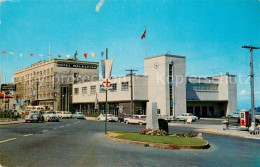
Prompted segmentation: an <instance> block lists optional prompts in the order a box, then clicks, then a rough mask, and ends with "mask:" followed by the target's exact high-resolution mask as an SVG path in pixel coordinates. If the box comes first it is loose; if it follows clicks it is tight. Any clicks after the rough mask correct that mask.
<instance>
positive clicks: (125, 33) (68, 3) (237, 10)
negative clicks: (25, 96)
mask: <svg viewBox="0 0 260 167" xmlns="http://www.w3.org/2000/svg"><path fill="white" fill-rule="evenodd" d="M0 20H1V22H0V51H6V53H5V54H3V53H0V69H1V70H2V77H1V79H2V81H3V80H4V75H5V76H6V81H7V82H12V76H13V72H14V71H16V70H19V69H21V68H25V67H27V66H30V65H31V64H32V63H35V62H37V61H39V60H48V57H47V55H48V52H49V42H51V46H52V47H51V54H52V58H58V57H57V55H62V56H63V57H61V58H65V55H66V54H70V55H73V54H74V53H75V51H78V53H79V56H78V58H79V59H80V60H82V61H85V58H84V56H83V53H88V58H87V61H95V62H100V60H101V59H102V57H101V54H100V53H101V51H105V48H108V55H109V58H110V59H113V60H114V65H113V72H112V73H113V75H114V76H119V75H125V74H126V71H125V69H130V68H133V69H137V70H138V73H139V74H143V73H144V57H145V40H142V39H140V36H141V35H142V33H143V31H144V27H145V26H146V27H147V28H146V29H147V30H146V31H147V32H146V35H147V36H146V40H147V55H148V57H151V56H156V55H161V54H165V53H170V54H174V55H181V56H186V63H187V64H186V73H187V76H214V75H223V74H226V72H229V73H230V74H234V75H237V77H238V79H239V82H238V85H237V93H238V108H239V109H242V108H250V85H249V80H248V75H249V73H250V69H249V51H248V50H247V49H242V48H241V46H242V45H253V46H260V38H259V37H260V1H259V0H0ZM9 52H13V53H14V54H10V53H9ZM91 52H95V58H92V57H91V56H90V53H91ZM21 54H22V55H21ZM29 54H33V56H32V57H31V56H30V55H29ZM39 54H43V55H44V56H43V57H40V56H39ZM254 65H255V68H254V71H255V98H256V99H255V102H256V106H260V50H255V51H254Z"/></svg>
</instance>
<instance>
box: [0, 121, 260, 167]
mask: <svg viewBox="0 0 260 167" xmlns="http://www.w3.org/2000/svg"><path fill="white" fill-rule="evenodd" d="M142 128H145V126H139V125H125V124H120V123H108V129H109V130H117V131H121V130H123V131H138V130H140V129H142ZM183 130H184V131H188V130H190V129H185V128H177V127H171V128H170V131H171V132H175V133H176V132H178V131H183ZM103 134H104V123H103V122H93V121H85V120H62V122H58V123H56V122H53V123H52V122H50V123H24V124H17V125H5V126H0V164H1V165H2V166H4V167H5V166H6V167H9V166H10V167H11V166H22V167H23V166H26V167H30V166H33V167H34V166H37V167H38V166H44V167H48V166H57V167H61V166H62V167H64V166H72V167H77V166H95V167H96V166H109V167H110V166H111V167H114V166H131V167H132V166H149V167H150V166H167V167H168V166H247V167H248V166H260V154H259V153H260V151H259V149H260V142H259V140H250V139H242V138H235V137H230V136H222V135H213V134H203V136H204V138H205V139H206V140H208V141H209V143H210V144H211V148H210V149H208V150H196V151H195V150H160V149H155V148H147V147H140V146H136V145H127V144H123V143H116V142H114V141H113V140H111V139H110V138H107V137H106V136H104V135H103ZM1 165H0V166H1Z"/></svg>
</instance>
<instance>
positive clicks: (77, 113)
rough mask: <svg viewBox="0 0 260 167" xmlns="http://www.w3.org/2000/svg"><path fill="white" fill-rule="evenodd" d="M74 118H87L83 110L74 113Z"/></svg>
mask: <svg viewBox="0 0 260 167" xmlns="http://www.w3.org/2000/svg"><path fill="white" fill-rule="evenodd" d="M72 118H76V119H85V116H84V115H83V113H82V112H75V113H74V114H72Z"/></svg>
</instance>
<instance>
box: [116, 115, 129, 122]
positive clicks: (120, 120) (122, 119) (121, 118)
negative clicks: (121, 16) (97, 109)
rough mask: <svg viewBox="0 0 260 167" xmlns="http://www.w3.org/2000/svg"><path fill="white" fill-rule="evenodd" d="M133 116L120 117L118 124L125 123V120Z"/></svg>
mask: <svg viewBox="0 0 260 167" xmlns="http://www.w3.org/2000/svg"><path fill="white" fill-rule="evenodd" d="M131 116H132V115H123V116H119V117H118V122H120V123H121V122H125V118H129V117H131Z"/></svg>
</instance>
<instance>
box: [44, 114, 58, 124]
mask: <svg viewBox="0 0 260 167" xmlns="http://www.w3.org/2000/svg"><path fill="white" fill-rule="evenodd" d="M43 117H44V121H46V122H48V121H49V122H50V121H53V122H59V121H60V118H59V115H58V114H57V113H56V112H55V111H48V112H45V113H44V114H43Z"/></svg>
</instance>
